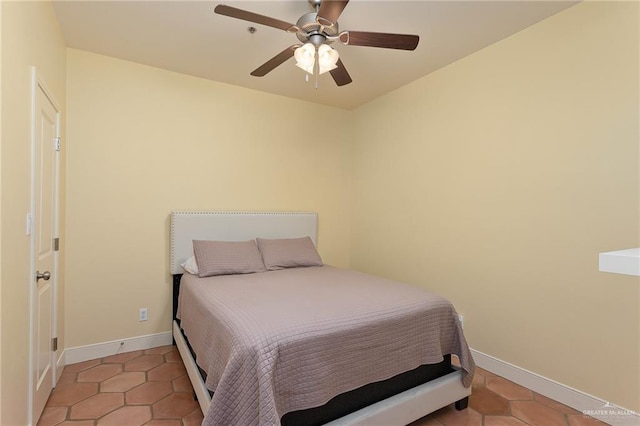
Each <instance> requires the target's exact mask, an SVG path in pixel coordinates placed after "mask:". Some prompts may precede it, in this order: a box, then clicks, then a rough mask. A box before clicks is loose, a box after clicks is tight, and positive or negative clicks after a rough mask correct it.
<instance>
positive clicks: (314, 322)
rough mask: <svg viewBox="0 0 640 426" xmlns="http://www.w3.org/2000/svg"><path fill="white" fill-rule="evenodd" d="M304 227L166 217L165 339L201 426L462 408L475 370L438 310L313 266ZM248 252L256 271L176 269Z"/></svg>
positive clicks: (286, 219)
mask: <svg viewBox="0 0 640 426" xmlns="http://www.w3.org/2000/svg"><path fill="white" fill-rule="evenodd" d="M317 225H318V220H317V215H316V214H315V213H242V212H230V213H223V212H174V213H172V216H171V273H172V274H173V276H174V323H173V333H174V339H175V342H176V345H177V346H178V350H179V352H180V355H181V357H182V358H183V360H184V363H185V366H186V368H187V372H188V374H189V378H190V379H191V382H192V384H193V386H194V390H195V394H196V396H197V398H198V401H199V403H200V406H201V408H202V411H203V413H204V415H205V419H204V422H203V424H204V425H211V426H214V425H234V424H235V425H242V426H244V425H253V424H255V425H274V424H282V425H285V426H291V425H321V424H328V425H355V424H361V425H364V424H366V425H372V424H379V425H396V424H397V425H402V424H408V423H410V422H412V421H414V420H417V419H419V418H421V417H423V416H425V415H427V414H428V413H430V412H432V411H435V410H437V409H439V408H442V407H444V406H446V405H448V404H455V406H456V408H458V409H464V408H466V406H467V402H468V396H469V395H470V393H471V387H470V385H471V381H472V378H473V372H474V368H475V365H474V363H473V359H472V358H471V354H470V352H469V348H468V347H467V344H466V341H465V339H464V335H463V333H462V328H461V325H460V323H459V321H458V318H457V315H456V313H455V310H454V309H453V306H452V305H451V303H450V302H449V301H448V300H446V299H444V298H442V297H440V296H438V295H436V294H433V293H430V292H427V291H425V290H424V289H422V288H419V287H416V286H411V285H408V284H404V283H398V282H393V281H390V280H386V279H382V278H378V277H373V276H369V275H366V274H362V273H359V272H356V271H349V270H344V269H340V268H334V267H331V266H328V265H324V264H322V261H321V260H320V259H319V257H318V258H315V257H313V253H315V255H316V256H317V252H315V246H316V245H317ZM256 243H257V244H256ZM211 244H214V245H215V246H211ZM220 244H222V245H220ZM291 244H295V245H293V246H292V245H291ZM300 244H302V245H300ZM252 245H253V246H254V248H256V247H257V248H256V250H257V252H258V253H259V254H258V257H260V261H259V262H258V263H259V264H260V265H262V266H264V269H259V270H255V271H253V270H251V272H255V273H242V274H239V273H228V272H226V270H225V271H223V272H222V275H219V274H214V275H213V276H203V277H199V276H198V275H197V274H190V273H184V269H183V267H182V266H181V265H184V264H185V262H187V261H193V255H194V248H195V252H196V255H197V256H199V257H198V260H199V261H198V266H201V270H200V273H202V274H204V273H203V268H206V267H207V266H203V265H207V258H206V255H207V254H208V253H211V250H213V249H215V251H216V253H220V251H221V250H222V249H224V250H226V249H227V248H228V249H229V250H228V253H229V256H232V253H233V252H234V250H236V249H240V247H242V249H241V250H245V249H247V250H254V248H251V246H252ZM211 247H213V249H212V248H211ZM287 247H288V248H287ZM292 247H295V248H296V250H295V251H294V252H292V251H291V248H292ZM287 250H288V251H287ZM243 253H244V252H243ZM251 253H253V251H251ZM243 256H245V254H243ZM294 258H295V259H294ZM244 259H245V257H243V261H244ZM292 259H294V260H295V261H294V260H292ZM296 259H297V260H296ZM299 259H303V261H302V262H301V263H300V262H299ZM227 261H228V259H225V262H227ZM252 262H253V260H251V262H249V263H251V264H252ZM278 262H280V263H278ZM282 262H284V263H282ZM291 262H293V266H292V265H291V264H290V263H291ZM305 262H310V263H305ZM227 263H228V262H227ZM227 263H225V267H227V266H226V265H227ZM265 265H266V266H265ZM216 267H218V266H216ZM245 267H246V265H244V264H243V266H242V268H245ZM251 267H254V266H251ZM187 269H189V267H187ZM192 272H193V271H192ZM243 272H244V271H243ZM204 275H206V274H204ZM451 354H454V355H456V357H457V358H458V359H459V364H460V366H461V367H460V368H457V367H455V366H453V365H452V363H451Z"/></svg>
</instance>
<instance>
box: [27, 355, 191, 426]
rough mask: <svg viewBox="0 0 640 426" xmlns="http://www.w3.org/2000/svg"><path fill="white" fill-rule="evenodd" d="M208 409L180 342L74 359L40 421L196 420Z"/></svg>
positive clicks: (130, 424) (176, 423)
mask: <svg viewBox="0 0 640 426" xmlns="http://www.w3.org/2000/svg"><path fill="white" fill-rule="evenodd" d="M202 418H203V417H202V412H201V411H200V406H199V405H198V403H197V401H195V400H194V398H193V388H192V387H191V382H189V377H188V376H187V372H186V370H185V368H184V364H183V363H182V359H181V358H180V355H179V354H178V351H177V349H176V347H175V346H162V347H159V348H153V349H148V350H145V351H135V352H127V353H123V354H118V355H113V356H108V357H106V358H102V359H96V360H92V361H86V362H81V363H78V364H72V365H68V366H66V367H65V368H64V371H63V372H62V376H61V377H60V380H59V381H58V384H57V386H56V388H55V389H54V390H53V392H52V393H51V396H50V397H49V401H47V405H46V407H45V409H44V412H43V413H42V416H41V417H40V421H39V422H38V425H39V426H54V425H60V426H63V425H64V426H66V425H76V426H84V425H87V426H97V425H100V426H103V425H117V426H124V425H126V426H137V425H148V426H154V425H163V426H191V425H200V424H202Z"/></svg>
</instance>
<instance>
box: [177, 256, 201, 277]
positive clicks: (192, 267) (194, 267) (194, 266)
mask: <svg viewBox="0 0 640 426" xmlns="http://www.w3.org/2000/svg"><path fill="white" fill-rule="evenodd" d="M180 266H182V269H184V270H185V272H188V273H190V274H191V275H198V263H197V262H196V257H195V256H191V257H190V258H188V259H187V260H185V261H184V262H182V263H181V264H180Z"/></svg>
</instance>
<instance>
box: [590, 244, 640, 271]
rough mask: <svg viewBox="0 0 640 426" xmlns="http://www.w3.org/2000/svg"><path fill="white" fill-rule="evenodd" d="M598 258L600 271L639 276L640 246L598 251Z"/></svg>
mask: <svg viewBox="0 0 640 426" xmlns="http://www.w3.org/2000/svg"><path fill="white" fill-rule="evenodd" d="M598 258H599V264H600V267H599V269H600V271H601V272H613V273H614V274H625V275H636V276H640V248H633V249H627V250H617V251H609V252H606V253H600V255H599V256H598Z"/></svg>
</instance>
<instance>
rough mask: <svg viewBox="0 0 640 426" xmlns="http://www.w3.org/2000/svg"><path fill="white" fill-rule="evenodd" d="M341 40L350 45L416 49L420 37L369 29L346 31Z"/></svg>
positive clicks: (341, 35) (341, 34)
mask: <svg viewBox="0 0 640 426" xmlns="http://www.w3.org/2000/svg"><path fill="white" fill-rule="evenodd" d="M340 41H341V42H343V43H344V44H347V45H349V46H370V47H383V48H386V49H400V50H415V48H416V47H418V42H419V41H420V37H419V36H417V35H409V34H389V33H372V32H368V31H344V32H342V33H340Z"/></svg>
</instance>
